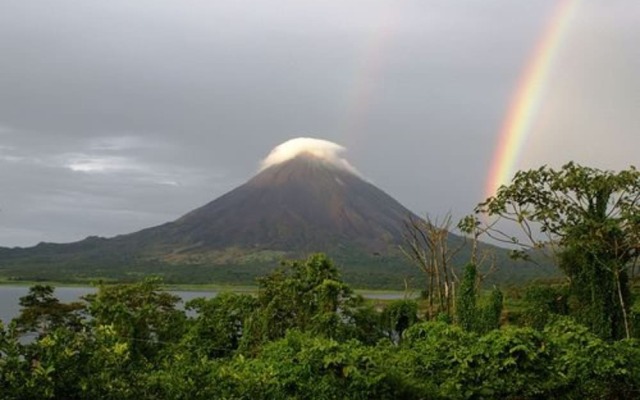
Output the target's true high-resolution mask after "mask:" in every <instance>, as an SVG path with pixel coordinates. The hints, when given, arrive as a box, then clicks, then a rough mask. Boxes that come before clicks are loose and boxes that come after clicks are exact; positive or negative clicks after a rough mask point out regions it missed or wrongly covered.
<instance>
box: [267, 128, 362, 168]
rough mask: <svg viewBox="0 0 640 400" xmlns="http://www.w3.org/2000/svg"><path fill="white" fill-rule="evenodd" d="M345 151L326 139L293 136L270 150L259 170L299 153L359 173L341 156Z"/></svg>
mask: <svg viewBox="0 0 640 400" xmlns="http://www.w3.org/2000/svg"><path fill="white" fill-rule="evenodd" d="M345 151H346V149H345V148H344V147H343V146H341V145H339V144H337V143H333V142H330V141H328V140H323V139H314V138H307V137H300V138H295V139H291V140H289V141H286V142H284V143H282V144H280V145H278V146H276V147H275V148H274V149H273V150H271V152H270V153H269V155H268V156H267V158H265V159H264V160H263V161H262V165H261V167H260V171H263V170H265V169H267V168H269V167H272V166H274V165H278V164H281V163H283V162H285V161H288V160H291V159H293V158H296V157H297V156H299V155H302V154H311V155H313V156H314V157H318V158H320V159H322V160H324V161H326V162H329V163H331V164H332V165H334V166H336V167H338V168H342V169H344V170H347V171H349V172H351V173H353V174H356V175H360V173H359V172H358V171H357V170H356V169H355V168H354V167H353V166H352V165H351V164H349V162H348V161H347V160H346V159H344V158H342V157H341V154H342V153H343V152H345Z"/></svg>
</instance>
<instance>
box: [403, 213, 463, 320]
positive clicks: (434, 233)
mask: <svg viewBox="0 0 640 400" xmlns="http://www.w3.org/2000/svg"><path fill="white" fill-rule="evenodd" d="M451 227H452V217H451V214H450V213H447V215H445V217H444V218H443V219H442V220H438V219H435V220H433V219H431V217H429V216H428V215H427V216H426V218H425V219H420V218H415V217H410V218H409V219H408V220H406V221H405V233H404V239H405V243H406V244H405V246H401V247H400V248H401V250H402V252H403V253H404V254H405V255H406V256H407V257H408V258H409V259H410V260H411V261H412V262H414V263H415V264H416V265H417V266H418V267H419V268H420V270H421V271H422V272H423V273H424V274H425V276H426V278H427V291H426V295H427V300H428V304H429V307H428V315H429V318H433V317H434V316H435V315H436V313H437V312H446V313H448V314H451V312H452V311H453V307H454V303H455V285H456V284H457V282H458V281H459V279H458V275H457V274H456V271H455V269H454V265H453V259H454V258H455V256H456V255H457V254H458V253H459V252H460V251H461V250H462V249H463V247H464V246H465V245H466V243H465V241H462V242H461V243H460V244H458V245H456V246H455V247H450V244H451V241H450V233H451Z"/></svg>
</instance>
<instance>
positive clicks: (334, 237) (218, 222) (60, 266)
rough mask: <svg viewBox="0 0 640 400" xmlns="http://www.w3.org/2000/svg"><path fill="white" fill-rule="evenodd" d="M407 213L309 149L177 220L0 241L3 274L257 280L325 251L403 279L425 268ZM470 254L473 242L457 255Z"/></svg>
mask: <svg viewBox="0 0 640 400" xmlns="http://www.w3.org/2000/svg"><path fill="white" fill-rule="evenodd" d="M410 217H413V218H417V217H416V216H415V215H414V214H412V213H411V212H410V211H409V210H407V209H406V208H405V207H404V206H402V205H401V204H400V203H398V202H397V201H396V200H394V199H393V198H392V197H391V196H389V195H387V194H386V193H384V192H383V191H382V190H380V189H378V188H377V187H375V186H374V185H373V184H371V183H369V182H367V181H366V180H364V179H362V178H361V177H359V176H358V175H357V173H355V172H354V171H352V170H349V169H347V168H343V167H341V166H340V165H336V163H334V162H331V161H329V160H326V159H324V158H322V157H318V156H316V155H314V154H311V153H304V152H303V153H301V154H299V155H297V156H296V157H293V158H291V159H288V160H286V161H284V162H280V163H277V164H275V165H272V166H270V167H268V168H266V169H264V170H263V171H261V172H260V173H259V174H257V175H256V176H255V177H253V178H252V179H250V180H249V181H248V182H246V183H245V184H243V185H241V186H239V187H237V188H236V189H234V190H232V191H230V192H228V193H227V194H225V195H223V196H221V197H219V198H217V199H215V200H213V201H212V202H210V203H208V204H206V205H204V206H202V207H200V208H198V209H196V210H193V211H191V212H189V213H188V214H186V215H184V216H182V217H181V218H179V219H177V220H175V221H173V222H169V223H166V224H163V225H160V226H157V227H152V228H148V229H144V230H142V231H139V232H135V233H131V234H127V235H120V236H116V237H114V238H110V239H105V238H97V237H90V238H87V239H85V240H83V241H80V242H75V243H69V244H49V243H44V244H40V245H38V246H35V247H33V248H28V249H0V274H1V275H3V276H5V277H8V278H11V279H31V280H33V279H54V280H60V279H61V280H67V281H69V280H87V279H91V278H96V277H103V278H109V279H120V280H122V279H136V278H139V277H140V276H141V275H144V274H150V273H151V274H160V275H164V276H165V279H167V280H168V281H174V282H190V283H205V282H218V283H251V282H252V280H253V278H254V277H255V276H256V275H260V274H263V273H265V272H266V271H267V270H269V269H271V268H273V267H274V266H275V265H277V264H278V261H279V260H281V259H282V258H285V257H303V256H305V255H306V254H308V253H310V252H319V251H321V252H326V253H328V254H329V255H330V256H331V257H333V258H335V259H336V261H337V262H338V264H340V265H341V266H342V267H343V270H344V274H345V278H346V279H347V280H348V281H350V282H352V283H355V284H357V285H359V286H387V287H390V286H391V287H399V286H400V285H401V284H402V282H403V280H404V279H405V278H407V277H411V276H415V277H416V278H415V279H422V278H423V277H421V276H420V273H419V272H418V271H417V268H415V267H413V266H412V265H410V264H409V263H408V262H407V260H406V259H405V258H404V257H403V256H402V255H401V253H400V251H399V250H398V247H399V246H400V245H401V244H402V243H403V230H404V221H406V220H407V219H408V218H410ZM450 240H451V241H452V242H454V243H459V242H460V241H461V240H462V239H461V238H460V237H457V236H455V235H451V236H450ZM497 251H498V252H499V253H501V254H502V256H501V259H506V258H505V254H506V252H505V251H504V250H500V249H498V250H497ZM468 259H469V253H468V250H467V251H466V252H463V253H461V254H460V256H459V258H458V260H457V261H458V262H460V263H464V262H466V260H468Z"/></svg>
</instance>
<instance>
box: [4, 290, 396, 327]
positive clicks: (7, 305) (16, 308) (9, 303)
mask: <svg viewBox="0 0 640 400" xmlns="http://www.w3.org/2000/svg"><path fill="white" fill-rule="evenodd" d="M95 291H96V289H95V288H91V287H64V286H56V288H55V292H53V295H54V296H55V297H56V298H57V299H58V300H60V302H62V303H69V302H72V301H76V300H79V299H80V297H82V296H84V295H87V294H89V293H95ZM27 293H29V287H28V286H10V285H0V321H2V322H3V323H5V324H6V323H8V322H9V321H11V319H12V318H15V317H17V316H18V314H19V313H20V297H22V296H26V295H27ZM171 293H173V294H175V295H177V296H178V297H180V298H181V299H182V303H181V305H184V303H186V302H187V301H189V300H192V299H195V298H196V297H207V298H209V297H213V296H215V295H216V294H217V292H215V291H171ZM359 293H360V294H361V295H362V296H364V297H366V298H370V299H379V300H395V299H401V298H403V297H404V295H403V294H401V293H391V292H359Z"/></svg>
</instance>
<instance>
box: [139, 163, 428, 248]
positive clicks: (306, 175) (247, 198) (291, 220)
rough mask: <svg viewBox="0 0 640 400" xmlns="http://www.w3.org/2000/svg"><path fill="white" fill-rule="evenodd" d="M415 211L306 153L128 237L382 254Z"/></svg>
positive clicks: (175, 243)
mask: <svg viewBox="0 0 640 400" xmlns="http://www.w3.org/2000/svg"><path fill="white" fill-rule="evenodd" d="M410 216H414V215H413V214H412V213H411V212H410V211H409V210H407V209H406V208H405V207H403V206H402V205H401V204H400V203H398V202H397V201H396V200H394V199H393V198H392V197H391V196H389V195H387V194H386V193H385V192H383V191H382V190H380V189H378V188H376V187H375V186H374V185H372V184H371V183H369V182H367V181H365V180H364V179H362V178H361V177H359V176H358V175H356V174H355V173H353V172H350V171H348V170H346V169H344V168H340V167H338V166H336V165H334V164H333V163H331V162H328V161H326V160H324V159H322V158H320V157H318V156H315V155H313V154H311V153H302V154H300V155H298V156H296V157H295V158H292V159H290V160H287V161H285V162H283V163H280V164H277V165H274V166H271V167H269V168H267V169H265V170H263V171H262V172H260V173H259V174H258V175H256V176H255V177H253V178H252V179H251V180H249V181H248V182H247V183H245V184H244V185H242V186H239V187H238V188H236V189H234V190H232V191H230V192H229V193H227V194H225V195H223V196H221V197H219V198H218V199H216V200H214V201H212V202H210V203H209V204H207V205H205V206H203V207H201V208H198V209H196V210H194V211H192V212H190V213H188V214H186V215H185V216H183V217H182V218H180V219H178V220H176V221H174V222H171V223H169V224H166V225H163V226H160V227H157V228H152V229H149V230H146V231H142V232H138V233H136V234H133V235H131V236H130V239H134V240H142V241H144V242H146V241H147V238H152V237H155V238H157V240H156V241H155V242H156V243H155V244H156V245H162V246H166V247H173V249H174V251H180V249H189V251H197V250H212V249H224V248H228V247H243V248H250V249H251V248H252V249H270V250H280V251H304V252H312V251H328V250H330V249H331V248H333V247H335V246H340V245H342V246H345V245H349V246H355V247H358V248H362V249H363V250H366V251H376V252H382V251H385V249H387V248H388V247H389V245H392V244H400V243H401V241H402V232H403V221H405V220H407V219H408V218H409V217H410ZM414 217H415V216H414ZM138 237H140V238H138Z"/></svg>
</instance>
